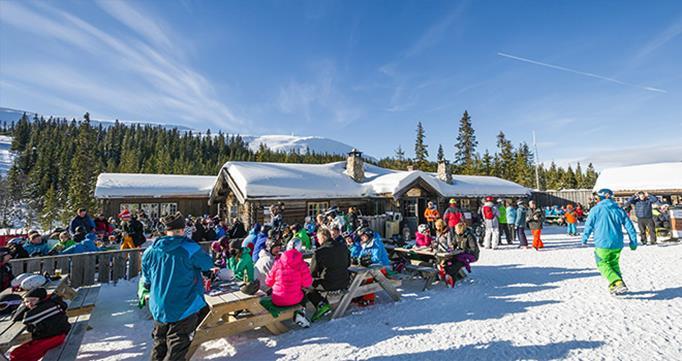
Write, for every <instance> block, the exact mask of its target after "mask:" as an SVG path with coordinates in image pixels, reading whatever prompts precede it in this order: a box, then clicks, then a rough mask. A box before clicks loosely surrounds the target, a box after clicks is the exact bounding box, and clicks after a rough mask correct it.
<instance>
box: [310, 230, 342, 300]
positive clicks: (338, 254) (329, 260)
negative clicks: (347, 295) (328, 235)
mask: <svg viewBox="0 0 682 361" xmlns="http://www.w3.org/2000/svg"><path fill="white" fill-rule="evenodd" d="M348 267H350V252H348V247H346V246H345V245H344V244H343V243H339V242H335V241H333V240H328V241H326V242H325V243H324V244H323V245H321V246H320V247H319V248H318V249H316V250H315V253H313V259H312V260H311V261H310V273H311V274H312V276H313V280H314V284H315V285H321V286H322V288H324V289H325V290H327V291H336V290H343V289H346V288H348V284H349V283H350V273H349V272H348Z"/></svg>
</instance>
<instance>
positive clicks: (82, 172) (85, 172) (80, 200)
mask: <svg viewBox="0 0 682 361" xmlns="http://www.w3.org/2000/svg"><path fill="white" fill-rule="evenodd" d="M94 144H95V140H94V134H93V131H92V128H91V127H90V114H88V113H85V115H84V116H83V121H82V122H81V123H80V126H79V127H78V137H77V138H76V152H75V153H74V156H73V159H72V161H71V168H70V169H71V172H70V173H71V175H70V184H69V203H68V204H69V206H70V208H71V210H72V211H73V210H74V209H76V208H80V207H86V208H93V206H94V203H95V202H94V197H93V194H94V185H95V179H96V178H97V174H95V170H96V168H95V159H94V154H93V152H92V149H93V145H94Z"/></svg>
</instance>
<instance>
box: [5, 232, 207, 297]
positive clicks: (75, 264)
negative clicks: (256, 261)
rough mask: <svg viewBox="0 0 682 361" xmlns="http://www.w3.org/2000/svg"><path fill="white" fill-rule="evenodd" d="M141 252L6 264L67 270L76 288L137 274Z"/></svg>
mask: <svg viewBox="0 0 682 361" xmlns="http://www.w3.org/2000/svg"><path fill="white" fill-rule="evenodd" d="M201 246H202V248H203V249H204V250H206V251H208V250H209V249H210V242H202V243H201ZM142 252H144V248H133V249H126V250H115V251H102V252H89V253H80V254H70V255H57V256H46V257H32V258H21V259H14V260H11V261H10V264H11V265H12V272H13V273H14V274H15V275H18V274H21V273H24V272H31V273H35V272H40V273H44V272H48V273H50V274H53V273H54V272H55V270H61V273H62V274H67V273H68V274H69V277H70V281H71V287H73V288H77V287H80V286H89V285H93V284H96V283H109V282H117V281H118V280H120V279H126V280H129V279H132V278H135V277H137V276H138V275H139V274H140V272H141V268H142V264H141V261H142Z"/></svg>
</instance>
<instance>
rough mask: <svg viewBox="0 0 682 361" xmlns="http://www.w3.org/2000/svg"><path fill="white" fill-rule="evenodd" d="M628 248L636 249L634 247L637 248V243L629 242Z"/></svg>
mask: <svg viewBox="0 0 682 361" xmlns="http://www.w3.org/2000/svg"><path fill="white" fill-rule="evenodd" d="M630 249H631V250H633V251H634V250H636V249H637V244H635V243H630Z"/></svg>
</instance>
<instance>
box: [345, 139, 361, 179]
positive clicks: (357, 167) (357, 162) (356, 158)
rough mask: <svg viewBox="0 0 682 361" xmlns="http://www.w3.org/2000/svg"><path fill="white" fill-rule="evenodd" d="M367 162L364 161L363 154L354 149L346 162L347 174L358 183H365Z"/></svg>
mask: <svg viewBox="0 0 682 361" xmlns="http://www.w3.org/2000/svg"><path fill="white" fill-rule="evenodd" d="M364 164H365V162H364V161H363V160H362V152H360V151H358V150H357V149H355V148H353V150H351V151H350V153H348V159H347V160H346V173H348V175H349V176H350V177H351V178H352V179H353V180H354V181H356V182H358V183H360V182H364V180H365V166H364Z"/></svg>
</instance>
